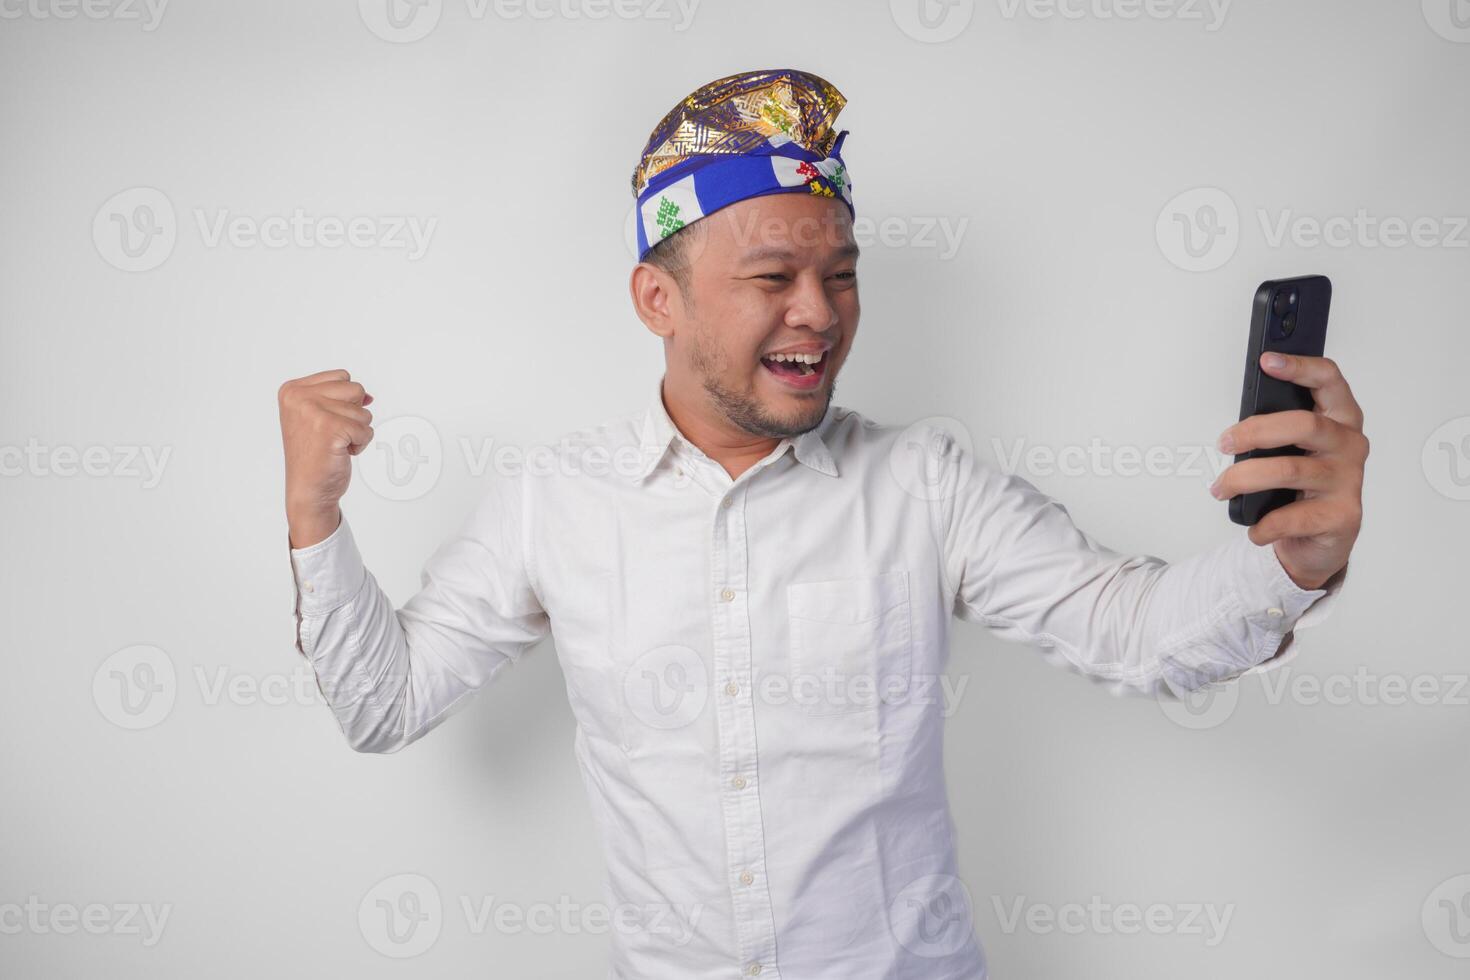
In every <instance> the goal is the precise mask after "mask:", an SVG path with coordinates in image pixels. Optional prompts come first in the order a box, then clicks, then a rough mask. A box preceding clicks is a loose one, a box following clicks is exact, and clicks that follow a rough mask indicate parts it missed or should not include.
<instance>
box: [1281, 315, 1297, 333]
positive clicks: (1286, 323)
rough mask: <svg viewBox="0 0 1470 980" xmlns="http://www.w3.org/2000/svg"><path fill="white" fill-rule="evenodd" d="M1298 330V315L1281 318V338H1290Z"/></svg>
mask: <svg viewBox="0 0 1470 980" xmlns="http://www.w3.org/2000/svg"><path fill="white" fill-rule="evenodd" d="M1295 329H1296V314H1295V313H1288V314H1286V316H1284V317H1282V318H1281V336H1283V337H1290V336H1291V332H1292V331H1293V330H1295Z"/></svg>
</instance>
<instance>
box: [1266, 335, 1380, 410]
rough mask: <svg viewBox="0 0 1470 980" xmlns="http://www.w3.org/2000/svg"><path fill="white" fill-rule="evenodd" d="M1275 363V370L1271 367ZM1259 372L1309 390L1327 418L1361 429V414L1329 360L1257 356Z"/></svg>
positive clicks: (1291, 356) (1298, 355)
mask: <svg viewBox="0 0 1470 980" xmlns="http://www.w3.org/2000/svg"><path fill="white" fill-rule="evenodd" d="M1278 359H1279V363H1280V366H1279V367H1277V366H1275V365H1276V364H1277V363H1278ZM1261 369H1262V370H1263V371H1265V372H1266V373H1267V374H1269V375H1271V377H1273V378H1281V379H1282V380H1283V381H1290V382H1292V383H1293V384H1299V385H1301V386H1302V387H1303V388H1310V389H1312V400H1313V401H1315V402H1316V403H1317V407H1318V408H1319V409H1320V410H1321V411H1322V413H1323V414H1324V415H1326V416H1327V417H1328V418H1330V419H1332V420H1334V421H1337V422H1341V423H1342V424H1343V425H1345V426H1347V427H1348V428H1350V429H1361V428H1362V427H1363V410H1362V408H1360V407H1359V406H1358V400H1357V399H1356V398H1354V397H1353V391H1352V389H1351V388H1349V387H1348V383H1347V379H1346V378H1344V377H1343V376H1342V371H1341V370H1340V369H1339V368H1338V366H1337V362H1336V361H1334V360H1333V359H1332V358H1330V357H1310V356H1308V355H1306V354H1279V353H1276V352H1274V351H1273V352H1270V353H1266V354H1262V355H1261Z"/></svg>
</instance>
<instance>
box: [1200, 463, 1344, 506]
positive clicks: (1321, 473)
mask: <svg viewBox="0 0 1470 980" xmlns="http://www.w3.org/2000/svg"><path fill="white" fill-rule="evenodd" d="M1336 483H1337V481H1336V475H1335V473H1334V471H1333V469H1332V467H1331V466H1329V465H1327V464H1326V463H1324V462H1322V461H1321V460H1320V459H1316V458H1314V457H1312V456H1265V457H1257V458H1255V459H1243V460H1241V461H1240V462H1239V463H1236V464H1234V465H1232V466H1228V467H1226V468H1225V472H1223V473H1221V474H1220V478H1219V479H1217V480H1216V481H1215V482H1214V483H1213V484H1212V485H1211V486H1210V493H1212V494H1213V495H1214V496H1215V498H1216V499H1218V500H1225V499H1227V498H1229V497H1234V496H1235V495H1236V494H1241V493H1256V492H1257V491H1260V490H1282V489H1284V490H1319V491H1320V490H1331V489H1334V488H1335V487H1336Z"/></svg>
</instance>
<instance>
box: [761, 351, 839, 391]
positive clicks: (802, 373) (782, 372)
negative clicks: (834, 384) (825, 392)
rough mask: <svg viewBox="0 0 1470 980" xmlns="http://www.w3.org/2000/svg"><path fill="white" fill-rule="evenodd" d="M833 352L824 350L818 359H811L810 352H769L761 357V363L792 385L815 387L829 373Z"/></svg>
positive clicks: (781, 379) (784, 381)
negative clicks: (828, 366)
mask: <svg viewBox="0 0 1470 980" xmlns="http://www.w3.org/2000/svg"><path fill="white" fill-rule="evenodd" d="M831 353H832V351H831V350H824V351H822V355H821V358H820V359H818V360H816V361H812V360H811V358H812V356H813V355H810V354H768V355H766V356H765V357H762V358H761V365H762V366H763V367H765V369H766V370H767V371H769V372H770V373H771V374H773V375H775V376H776V378H777V379H779V380H780V381H782V382H783V383H784V384H787V385H789V386H791V387H794V388H815V387H816V386H817V385H819V384H821V383H822V378H824V377H825V376H826V374H827V363H828V361H829V360H830V355H831Z"/></svg>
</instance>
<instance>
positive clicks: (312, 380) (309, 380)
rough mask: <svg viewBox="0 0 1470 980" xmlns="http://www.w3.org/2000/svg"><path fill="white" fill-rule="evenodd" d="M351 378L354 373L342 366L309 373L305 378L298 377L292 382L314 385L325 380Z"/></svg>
mask: <svg viewBox="0 0 1470 980" xmlns="http://www.w3.org/2000/svg"><path fill="white" fill-rule="evenodd" d="M351 380H352V375H350V374H348V373H347V372H346V371H344V370H343V369H341V368H336V369H335V370H332V371H318V372H317V373H316V374H308V375H307V376H306V377H304V378H297V379H296V380H295V381H293V382H292V384H298V385H314V384H320V383H321V382H323V381H351Z"/></svg>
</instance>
